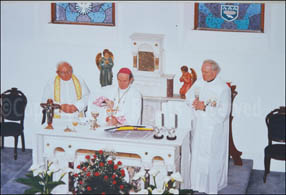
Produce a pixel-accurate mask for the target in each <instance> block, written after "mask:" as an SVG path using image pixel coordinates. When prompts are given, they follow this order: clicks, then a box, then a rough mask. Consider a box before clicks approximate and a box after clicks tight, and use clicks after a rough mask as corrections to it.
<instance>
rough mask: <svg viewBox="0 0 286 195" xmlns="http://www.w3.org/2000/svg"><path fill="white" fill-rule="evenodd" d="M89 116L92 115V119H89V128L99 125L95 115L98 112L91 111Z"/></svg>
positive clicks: (93, 128) (94, 128) (97, 114)
mask: <svg viewBox="0 0 286 195" xmlns="http://www.w3.org/2000/svg"><path fill="white" fill-rule="evenodd" d="M91 116H92V117H93V120H91V124H90V129H92V130H96V128H98V127H100V126H99V124H98V123H97V117H98V116H99V113H98V112H91Z"/></svg>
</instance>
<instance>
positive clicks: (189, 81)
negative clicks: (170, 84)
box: [180, 66, 197, 99]
mask: <svg viewBox="0 0 286 195" xmlns="http://www.w3.org/2000/svg"><path fill="white" fill-rule="evenodd" d="M190 70H191V72H189V71H188V67H187V66H182V67H181V71H182V76H181V77H180V82H183V83H184V84H183V86H182V87H181V89H180V96H181V98H182V99H185V98H186V93H187V92H188V90H189V89H190V88H191V86H192V85H193V84H194V82H195V81H196V80H197V74H196V71H195V70H194V69H193V68H190Z"/></svg>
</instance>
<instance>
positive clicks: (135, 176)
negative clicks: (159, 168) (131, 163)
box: [133, 170, 145, 180]
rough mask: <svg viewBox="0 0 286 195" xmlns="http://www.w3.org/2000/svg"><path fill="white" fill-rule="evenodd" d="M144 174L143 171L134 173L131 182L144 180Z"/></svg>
mask: <svg viewBox="0 0 286 195" xmlns="http://www.w3.org/2000/svg"><path fill="white" fill-rule="evenodd" d="M144 175H145V172H144V171H143V170H141V171H139V172H138V173H136V174H135V175H134V177H133V180H137V179H139V178H142V179H143V178H144Z"/></svg>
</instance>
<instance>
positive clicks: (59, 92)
mask: <svg viewBox="0 0 286 195" xmlns="http://www.w3.org/2000/svg"><path fill="white" fill-rule="evenodd" d="M89 94H90V91H89V88H88V86H87V85H86V83H85V82H84V80H83V79H81V78H80V77H78V76H75V75H74V74H73V68H72V66H71V65H70V64H69V63H67V62H60V63H59V64H58V66H57V75H56V76H54V77H53V78H52V79H51V80H50V81H49V82H48V83H47V84H46V86H45V88H44V93H43V98H42V101H43V103H45V102H47V99H52V100H53V102H54V103H55V104H60V105H61V109H60V110H58V109H56V110H55V114H54V117H55V118H61V117H62V116H71V115H70V114H72V113H77V112H79V113H80V115H81V116H82V115H83V113H84V111H85V110H86V109H87V105H88V97H89Z"/></svg>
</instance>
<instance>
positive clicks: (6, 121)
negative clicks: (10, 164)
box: [0, 88, 27, 160]
mask: <svg viewBox="0 0 286 195" xmlns="http://www.w3.org/2000/svg"><path fill="white" fill-rule="evenodd" d="M26 105H27V98H26V96H25V95H24V94H23V93H22V92H21V91H19V90H17V88H12V89H9V90H7V91H5V92H4V93H2V94H1V123H0V124H1V131H0V133H1V137H2V148H4V137H5V136H14V138H15V147H14V159H15V160H17V145H18V137H19V136H21V138H22V139H21V140H22V151H23V152H24V151H25V139H24V118H25V109H26Z"/></svg>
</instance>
